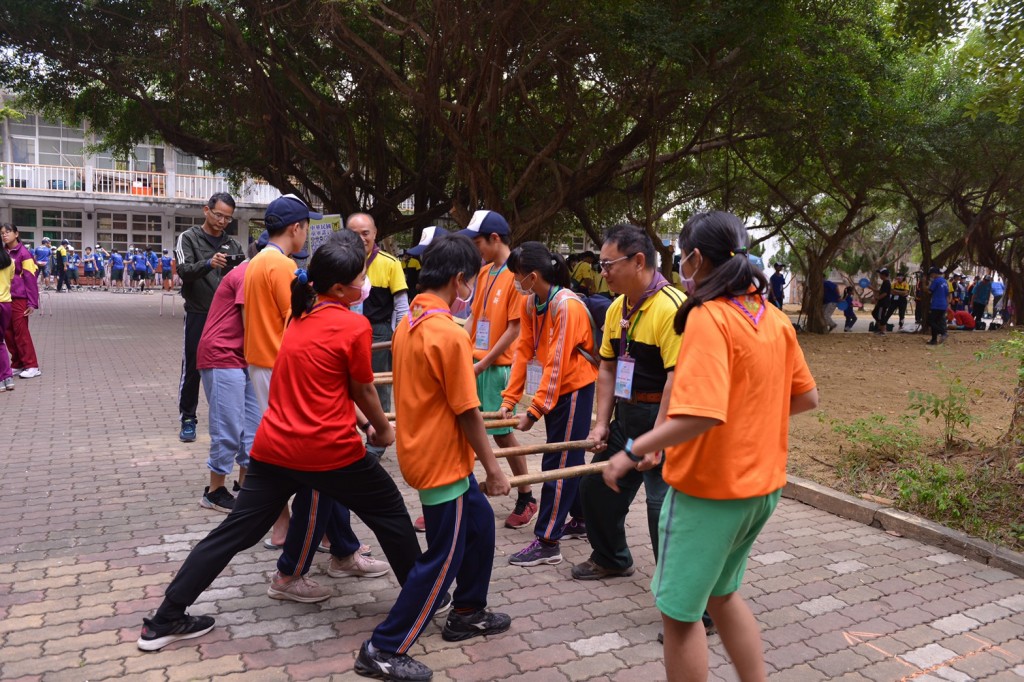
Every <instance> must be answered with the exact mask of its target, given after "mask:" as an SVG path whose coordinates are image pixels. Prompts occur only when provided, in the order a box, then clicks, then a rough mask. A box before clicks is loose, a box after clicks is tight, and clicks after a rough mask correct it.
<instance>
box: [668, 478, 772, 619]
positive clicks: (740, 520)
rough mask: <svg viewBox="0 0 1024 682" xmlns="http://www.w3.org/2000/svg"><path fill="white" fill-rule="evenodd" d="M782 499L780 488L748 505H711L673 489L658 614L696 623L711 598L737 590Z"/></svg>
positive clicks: (714, 502) (731, 502)
mask: <svg viewBox="0 0 1024 682" xmlns="http://www.w3.org/2000/svg"><path fill="white" fill-rule="evenodd" d="M781 495H782V490H781V489H779V490H776V491H775V492H773V493H770V494H768V495H763V496H761V497H751V498H747V499H743V500H706V499H702V498H699V497H690V496H689V495H686V494H684V493H681V492H679V491H678V490H674V489H670V490H669V492H668V495H667V496H666V497H665V503H664V504H663V505H662V507H661V519H660V521H659V523H658V539H659V542H660V546H661V553H660V554H661V556H660V557H659V561H658V567H657V570H656V571H655V573H654V579H653V580H652V581H651V590H652V591H653V592H654V603H655V605H656V606H657V607H658V610H659V611H661V612H662V613H663V614H665V615H666V616H668V617H669V618H672V619H673V620H678V621H680V622H683V623H695V622H697V621H698V620H700V617H701V615H702V614H703V613H704V609H705V608H706V607H707V603H708V597H711V596H715V597H723V596H725V595H727V594H732V593H733V592H735V591H736V590H738V589H739V588H740V584H741V583H742V582H743V572H744V571H745V570H746V568H747V557H749V556H750V548H751V547H752V546H753V544H754V540H756V539H757V535H758V533H760V532H761V529H762V528H763V527H764V524H765V523H766V522H767V521H768V518H769V517H770V516H771V515H772V512H774V511H775V507H776V506H777V505H778V504H779V497H780V496H781Z"/></svg>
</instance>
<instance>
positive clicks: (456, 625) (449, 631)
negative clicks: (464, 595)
mask: <svg viewBox="0 0 1024 682" xmlns="http://www.w3.org/2000/svg"><path fill="white" fill-rule="evenodd" d="M511 626H512V618H511V617H510V616H509V615H508V614H507V613H495V612H494V611H486V610H484V609H480V610H479V611H474V612H473V613H467V614H465V615H463V614H461V613H459V612H457V611H452V612H451V613H449V614H448V620H447V621H446V622H445V624H444V629H443V630H441V639H443V640H444V641H446V642H461V641H462V640H464V639H469V638H470V637H482V636H483V635H496V634H498V633H499V632H505V630H508V629H509V627H511Z"/></svg>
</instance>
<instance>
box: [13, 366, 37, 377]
mask: <svg viewBox="0 0 1024 682" xmlns="http://www.w3.org/2000/svg"><path fill="white" fill-rule="evenodd" d="M41 374H42V372H41V371H40V370H39V368H38V367H29V368H28V369H26V370H25V371H24V372H22V373H21V374H19V375H18V376H19V377H21V378H22V379H32V378H34V377H37V376H40V375H41Z"/></svg>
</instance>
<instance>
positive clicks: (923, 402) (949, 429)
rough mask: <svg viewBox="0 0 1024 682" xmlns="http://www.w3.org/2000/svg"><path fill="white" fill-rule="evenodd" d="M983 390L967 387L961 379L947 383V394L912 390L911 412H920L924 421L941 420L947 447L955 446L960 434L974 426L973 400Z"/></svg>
mask: <svg viewBox="0 0 1024 682" xmlns="http://www.w3.org/2000/svg"><path fill="white" fill-rule="evenodd" d="M980 395H981V390H980V389H977V388H971V387H970V386H969V385H964V382H963V380H962V379H961V378H960V377H959V376H951V377H949V378H947V380H946V392H945V395H936V394H934V393H929V392H927V391H911V392H910V404H909V405H908V406H907V409H908V410H911V411H913V412H917V413H918V416H920V417H924V419H925V421H929V422H930V421H932V420H935V419H938V420H941V421H942V437H943V442H944V443H945V446H946V448H952V447H953V446H954V445H956V443H957V440H959V437H960V435H961V434H962V433H963V432H964V431H966V430H967V429H969V428H970V426H971V400H972V397H977V396H980Z"/></svg>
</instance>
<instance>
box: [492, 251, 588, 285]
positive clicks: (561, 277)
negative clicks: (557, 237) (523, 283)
mask: <svg viewBox="0 0 1024 682" xmlns="http://www.w3.org/2000/svg"><path fill="white" fill-rule="evenodd" d="M507 262H508V269H509V270H511V271H512V272H514V273H515V274H517V275H523V276H525V275H528V274H530V273H531V272H536V273H537V274H538V275H540V277H541V279H543V280H544V281H545V282H547V283H548V284H554V285H556V286H560V287H562V288H563V289H568V288H569V287H570V285H571V283H572V280H571V279H570V277H569V266H568V265H567V264H566V262H565V259H564V258H562V256H560V255H559V254H557V253H551V252H550V251H549V250H548V247H546V246H544V245H543V244H541V243H540V242H525V243H523V244H522V245H521V246H517V247H516V248H514V249H512V252H511V253H510V254H509V256H508V261H507Z"/></svg>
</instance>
